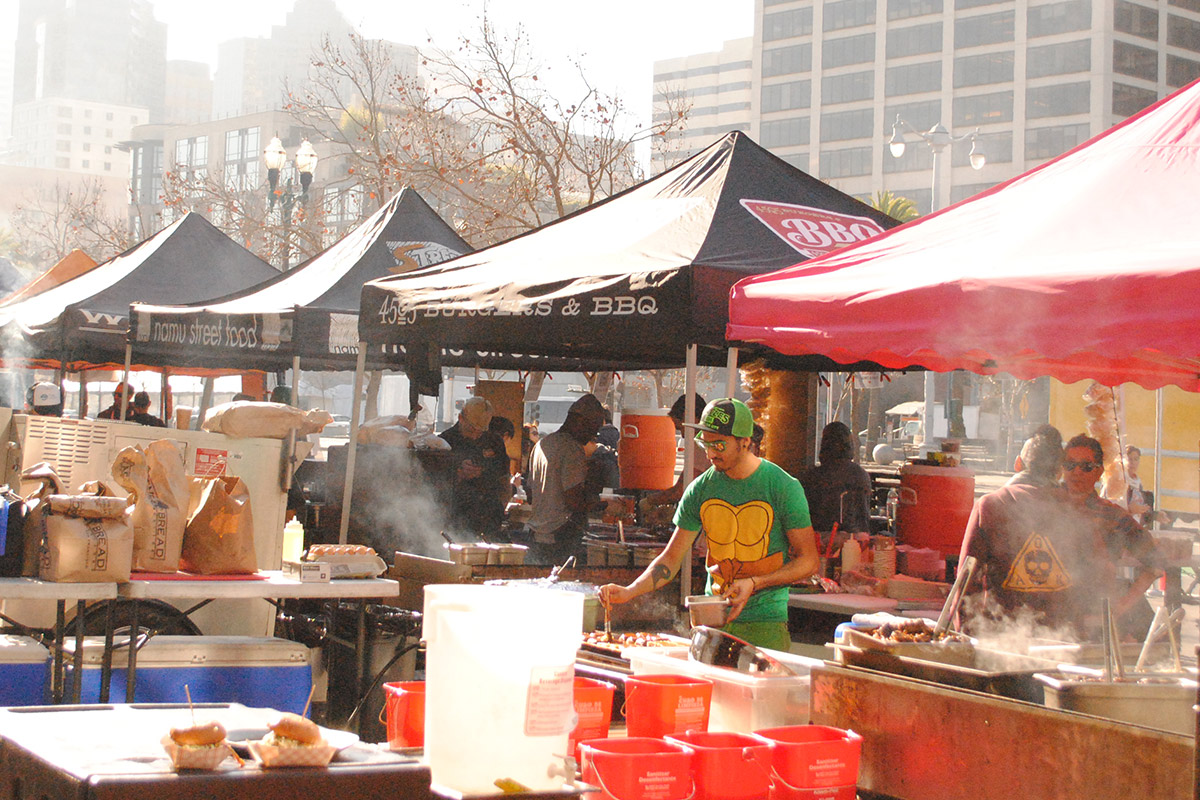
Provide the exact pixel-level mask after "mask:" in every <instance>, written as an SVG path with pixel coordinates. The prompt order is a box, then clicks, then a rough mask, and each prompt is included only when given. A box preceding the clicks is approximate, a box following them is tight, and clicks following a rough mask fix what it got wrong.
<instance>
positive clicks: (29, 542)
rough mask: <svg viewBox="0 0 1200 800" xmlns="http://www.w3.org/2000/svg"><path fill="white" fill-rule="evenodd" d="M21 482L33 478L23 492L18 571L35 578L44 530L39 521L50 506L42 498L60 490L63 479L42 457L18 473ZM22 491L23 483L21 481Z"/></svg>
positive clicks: (26, 481) (43, 525) (28, 481)
mask: <svg viewBox="0 0 1200 800" xmlns="http://www.w3.org/2000/svg"><path fill="white" fill-rule="evenodd" d="M21 482H22V484H25V483H31V482H36V484H37V485H36V487H35V488H34V489H32V490H30V491H27V492H26V495H25V504H26V506H27V508H28V511H27V512H26V518H25V552H24V556H23V560H22V563H21V574H22V575H23V576H25V577H26V578H36V577H37V576H38V570H39V568H40V567H41V563H40V560H41V552H42V540H43V538H44V537H45V534H46V526H45V524H44V523H43V522H42V517H43V516H45V514H46V511H47V509H48V508H49V506H47V505H46V502H45V498H46V497H47V496H49V495H51V494H54V493H60V492H62V491H63V485H62V481H61V480H60V479H59V477H58V475H57V474H56V473H55V472H54V468H53V467H51V466H50V465H49V464H47V463H46V462H45V461H39V462H38V463H36V464H34V465H33V466H31V467H29V468H28V469H26V470H25V471H24V472H22V473H21ZM22 490H23V491H24V490H25V488H24V485H22Z"/></svg>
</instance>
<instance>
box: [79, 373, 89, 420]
mask: <svg viewBox="0 0 1200 800" xmlns="http://www.w3.org/2000/svg"><path fill="white" fill-rule="evenodd" d="M87 411H88V389H87V370H86V369H81V370H79V418H80V419H86V418H87Z"/></svg>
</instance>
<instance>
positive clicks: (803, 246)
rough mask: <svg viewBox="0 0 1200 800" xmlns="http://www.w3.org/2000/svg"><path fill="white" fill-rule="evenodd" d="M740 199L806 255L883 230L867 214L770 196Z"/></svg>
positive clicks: (833, 248)
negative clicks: (853, 214)
mask: <svg viewBox="0 0 1200 800" xmlns="http://www.w3.org/2000/svg"><path fill="white" fill-rule="evenodd" d="M741 203H742V208H744V209H746V210H747V211H749V212H750V213H751V214H752V215H754V218H755V219H757V220H758V221H759V222H761V223H762V224H763V225H766V226H767V227H768V228H770V229H771V231H772V232H774V233H775V235H776V236H778V237H779V238H780V239H783V240H784V241H785V242H787V243H788V244H790V245H791V246H792V247H793V248H795V250H796V252H798V253H800V254H801V255H803V256H805V257H806V258H817V257H818V256H823V255H826V254H828V253H832V252H833V251H834V250H837V249H838V248H839V247H845V246H846V245H850V244H857V243H858V242H861V241H863V240H864V239H869V238H871V237H872V236H875V235H876V234H880V233H883V228H881V227H880V226H879V223H878V222H876V221H875V220H873V219H870V218H868V217H855V216H852V215H850V214H839V213H837V212H835V211H826V210H824V209H821V208H812V207H811V206H796V205H792V204H790V203H775V202H772V201H770V200H748V199H747V200H742V201H741Z"/></svg>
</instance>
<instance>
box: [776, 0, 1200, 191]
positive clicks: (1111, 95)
mask: <svg viewBox="0 0 1200 800" xmlns="http://www.w3.org/2000/svg"><path fill="white" fill-rule="evenodd" d="M756 14H757V19H756V23H755V34H754V41H755V52H756V67H757V78H758V85H757V87H756V88H757V91H756V101H757V102H756V108H755V115H754V116H755V120H754V121H755V125H754V128H753V129H752V131H753V133H754V135H755V136H756V137H757V138H758V140H759V141H760V142H761V143H762V144H763V145H764V146H766V147H769V148H770V149H771V150H772V151H774V152H776V153H778V154H780V155H782V156H784V157H785V158H787V159H788V160H789V161H791V162H792V163H794V164H797V165H798V166H801V167H803V168H805V169H806V170H807V171H808V172H810V173H812V174H814V175H818V176H819V177H821V178H822V179H823V180H826V181H828V182H830V183H832V184H834V185H835V186H837V187H838V188H840V189H842V190H843V191H846V192H849V193H851V194H854V195H860V196H866V195H869V194H870V193H872V192H875V191H878V190H880V189H887V190H891V191H893V192H895V193H897V194H901V195H904V196H906V197H909V198H911V199H913V200H914V201H915V202H916V203H917V205H918V207H919V208H920V209H921V210H922V211H928V210H929V209H930V208H931V206H932V205H933V201H934V198H933V190H932V185H931V180H932V176H931V173H932V169H931V168H932V165H933V157H932V151H931V149H930V148H929V147H927V146H925V145H924V144H922V143H921V142H920V140H919V139H918V138H917V137H916V136H914V135H912V134H911V132H910V133H908V135H907V139H908V142H909V144H908V147H907V148H906V151H905V153H904V155H903V156H902V157H901V158H893V157H892V155H891V154H890V152H889V147H888V140H889V138H890V137H891V135H892V130H893V125H894V123H895V120H896V117H897V115H900V117H901V118H902V119H903V120H904V121H905V122H907V123H908V125H909V126H911V128H912V129H917V130H922V131H928V130H929V129H930V128H932V126H934V125H935V124H938V123H940V124H942V125H943V126H945V127H946V128H947V129H949V131H950V133H952V134H953V135H956V136H957V135H963V134H968V133H970V132H973V131H975V130H976V129H978V131H979V137H978V140H977V141H976V142H975V144H976V147H977V148H978V150H979V151H981V152H982V153H983V154H984V155H985V156H986V159H987V163H986V165H985V166H984V167H983V168H982V169H981V170H979V171H976V170H974V169H972V167H971V164H970V161H969V157H968V156H969V151H970V142H965V141H964V142H960V143H958V144H954V145H951V147H950V152H949V153H948V154H947V155H948V158H947V157H945V156H944V157H943V159H942V170H941V172H942V176H943V180H940V181H939V183H940V185H939V187H938V197H937V198H936V200H937V203H936V205H937V206H938V207H940V206H945V205H947V204H948V203H950V202H957V201H958V200H961V199H964V198H966V197H969V196H971V195H972V194H975V193H976V192H978V191H980V190H981V189H984V188H987V187H988V186H991V185H994V184H996V183H998V182H1000V181H1002V180H1005V179H1007V178H1009V177H1012V176H1014V175H1017V174H1019V173H1021V172H1024V171H1026V170H1028V169H1030V168H1031V167H1034V166H1036V165H1037V164H1039V163H1042V162H1044V161H1045V160H1047V159H1049V158H1052V157H1054V156H1057V155H1059V154H1061V153H1063V152H1065V151H1067V150H1069V149H1071V148H1072V147H1074V146H1075V145H1077V144H1080V143H1082V142H1084V141H1085V140H1087V139H1088V138H1090V137H1091V136H1094V135H1096V134H1098V133H1100V132H1101V131H1103V130H1105V129H1106V128H1108V127H1110V126H1112V125H1113V124H1115V123H1117V122H1119V121H1121V120H1122V119H1124V118H1126V117H1128V116H1130V115H1131V114H1134V113H1136V112H1138V111H1139V110H1141V109H1142V108H1144V107H1146V106H1147V105H1149V104H1151V103H1153V102H1154V101H1155V100H1157V99H1158V98H1161V97H1164V96H1166V95H1167V94H1169V93H1170V92H1172V91H1174V90H1175V89H1177V88H1179V87H1181V86H1183V85H1185V84H1187V83H1188V82H1190V81H1191V80H1193V79H1195V78H1196V77H1198V76H1200V2H1198V0H1158V1H1157V2H1130V0H1105V2H1100V1H1099V0H1096V1H1095V2H1093V0H1065V2H1034V1H1033V0H827V1H826V2H814V0H759V3H758V4H757V8H756ZM905 130H907V128H905Z"/></svg>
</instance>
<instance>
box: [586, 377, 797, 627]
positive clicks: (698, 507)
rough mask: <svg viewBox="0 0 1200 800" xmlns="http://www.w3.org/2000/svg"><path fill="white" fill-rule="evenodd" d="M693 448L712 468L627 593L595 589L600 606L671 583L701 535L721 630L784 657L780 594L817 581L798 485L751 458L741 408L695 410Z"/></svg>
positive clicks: (725, 404) (732, 403) (750, 424)
mask: <svg viewBox="0 0 1200 800" xmlns="http://www.w3.org/2000/svg"><path fill="white" fill-rule="evenodd" d="M687 427H690V428H698V429H699V432H698V434H697V435H696V442H697V443H698V444H700V446H701V447H703V448H704V451H705V453H706V454H707V455H708V459H709V461H711V462H712V467H711V468H710V469H709V470H708V471H707V472H705V473H704V474H703V475H701V476H700V477H698V478H696V480H694V481H692V483H691V484H690V485H689V486H688V487H687V489H686V490H684V493H683V499H682V500H680V502H679V507H678V508H677V509H676V510H675V533H674V534H673V535H672V536H671V540H670V541H669V542H668V543H667V546H666V548H665V549H664V550H663V551H662V552H661V553H660V554H659V555H658V557H657V558H655V559H654V561H652V562H651V563H650V565H649V566H648V567H646V570H645V572H643V573H642V574H641V575H640V576H638V578H637V579H636V580H635V581H634V582H633V583H631V584H629V585H628V586H618V585H616V584H611V583H610V584H607V585H605V586H602V587H601V588H600V602H602V603H604V604H605V605H611V604H613V603H625V602H628V601H629V600H632V599H633V598H635V597H637V596H639V595H642V594H645V593H647V592H651V591H654V590H655V589H659V588H661V587H663V586H665V585H666V584H668V583H670V582H671V580H672V579H673V578H674V577H675V573H677V572H678V571H679V567H680V565H681V564H682V563H683V559H684V558H685V557H687V556H688V555H689V554H690V553H691V550H692V544H693V543H694V542H695V540H696V537H697V536H698V535H699V533H700V531H701V530H703V531H704V535H705V538H706V539H707V542H708V556H707V566H708V585H707V586H706V588H705V593H706V594H719V595H723V596H725V597H728V598H729V599H730V601H731V602H732V609H731V611H730V621H729V622H728V623H727V624H726V625H725V630H726V631H728V632H729V633H731V634H733V635H734V636H737V637H739V638H741V639H745V640H746V641H748V642H750V643H751V644H755V645H758V646H760V647H769V648H772V649H775V650H784V651H786V650H787V649H788V647H789V646H790V644H791V637H790V636H789V635H788V630H787V600H788V589H787V587H788V586H789V585H791V584H793V583H795V582H797V581H800V580H803V579H804V578H807V577H808V576H809V575H812V574H813V573H814V572H816V571H817V565H818V563H819V562H818V557H817V540H816V535H815V534H814V533H813V529H812V522H811V520H810V519H809V515H808V502H807V500H805V497H804V489H802V488H801V486H800V482H799V481H797V480H796V479H795V478H793V477H792V476H791V475H789V474H788V473H787V472H785V471H784V470H783V469H782V468H780V467H778V466H776V465H775V464H772V463H771V462H770V461H767V460H765V459H762V458H759V457H758V456H756V455H754V453H753V452H752V450H751V437H752V436H753V434H754V420H753V418H752V416H751V414H750V409H749V408H747V407H746V404H745V403H743V402H741V401H740V400H734V399H732V398H727V397H726V398H721V399H719V400H714V401H712V402H711V403H709V404H708V405H707V406H705V408H704V413H703V414H702V415H701V418H700V422H699V423H698V424H696V425H688V426H687Z"/></svg>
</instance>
